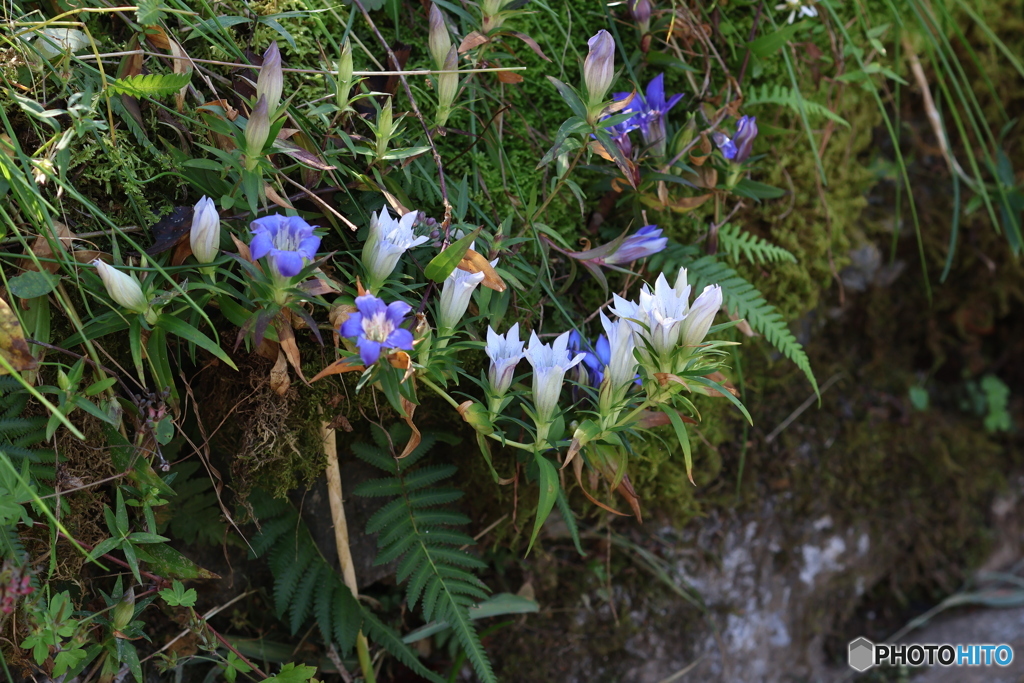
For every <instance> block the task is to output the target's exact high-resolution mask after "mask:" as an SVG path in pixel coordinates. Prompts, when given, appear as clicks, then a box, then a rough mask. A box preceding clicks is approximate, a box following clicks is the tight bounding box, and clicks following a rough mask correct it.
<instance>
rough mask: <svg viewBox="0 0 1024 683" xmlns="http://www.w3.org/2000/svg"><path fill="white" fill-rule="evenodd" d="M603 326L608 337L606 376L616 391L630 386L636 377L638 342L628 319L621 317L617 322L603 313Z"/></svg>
mask: <svg viewBox="0 0 1024 683" xmlns="http://www.w3.org/2000/svg"><path fill="white" fill-rule="evenodd" d="M601 326H602V327H604V333H605V335H607V339H608V365H607V367H606V368H605V376H606V377H607V378H608V381H609V382H610V383H611V385H612V389H613V390H614V391H616V392H618V391H620V390H621V389H623V388H625V387H627V386H629V384H630V383H631V382H632V381H633V379H634V378H635V377H636V366H637V362H636V358H635V357H634V356H633V349H634V348H636V342H635V341H634V339H633V328H632V326H631V325H630V324H629V322H628V321H626V320H623V319H622V318H619V319H618V320H616V321H615V322H612V321H611V320H609V319H608V316H606V315H605V314H604V313H601Z"/></svg>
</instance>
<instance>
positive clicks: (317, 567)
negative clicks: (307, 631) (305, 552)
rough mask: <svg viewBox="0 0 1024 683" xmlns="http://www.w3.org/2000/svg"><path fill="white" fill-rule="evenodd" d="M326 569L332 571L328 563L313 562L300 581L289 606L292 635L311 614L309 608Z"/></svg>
mask: <svg viewBox="0 0 1024 683" xmlns="http://www.w3.org/2000/svg"><path fill="white" fill-rule="evenodd" d="M324 571H330V567H329V566H328V565H327V564H325V563H320V562H313V563H312V564H311V566H310V567H309V571H307V572H306V573H305V574H304V575H303V576H302V580H301V581H299V585H298V587H297V588H296V589H295V595H294V596H293V597H292V601H291V605H290V606H289V608H288V616H289V617H290V625H291V627H292V635H295V634H296V633H298V632H299V629H300V628H302V624H303V623H304V622H305V621H306V617H308V616H309V608H310V607H311V606H312V603H313V596H314V594H315V593H316V589H317V586H319V585H320V574H322V573H323V572H324Z"/></svg>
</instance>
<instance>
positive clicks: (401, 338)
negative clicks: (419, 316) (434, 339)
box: [385, 327, 413, 351]
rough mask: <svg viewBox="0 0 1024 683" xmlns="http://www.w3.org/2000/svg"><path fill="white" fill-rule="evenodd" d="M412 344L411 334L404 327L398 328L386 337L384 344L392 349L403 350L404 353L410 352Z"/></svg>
mask: <svg viewBox="0 0 1024 683" xmlns="http://www.w3.org/2000/svg"><path fill="white" fill-rule="evenodd" d="M412 342H413V338H412V332H410V331H409V330H407V329H405V328H404V327H399V328H398V329H397V330H394V331H393V332H392V333H391V334H389V335H388V338H387V341H386V342H385V343H386V344H387V345H388V347H390V348H392V349H405V350H406V351H411V350H412Z"/></svg>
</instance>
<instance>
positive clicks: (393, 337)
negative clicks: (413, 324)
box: [340, 294, 413, 365]
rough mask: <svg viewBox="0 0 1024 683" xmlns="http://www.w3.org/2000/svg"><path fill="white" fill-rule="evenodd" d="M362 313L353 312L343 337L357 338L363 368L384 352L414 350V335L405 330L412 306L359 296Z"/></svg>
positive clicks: (400, 302)
mask: <svg viewBox="0 0 1024 683" xmlns="http://www.w3.org/2000/svg"><path fill="white" fill-rule="evenodd" d="M356 308H357V309H358V311H359V312H358V313H352V314H350V315H349V317H348V319H347V320H346V321H345V322H343V323H342V324H341V330H340V332H341V336H343V337H351V338H355V340H356V346H358V347H359V357H360V358H362V359H363V365H373V364H374V363H376V362H377V360H378V359H379V358H380V354H381V351H382V350H384V349H404V350H406V351H411V350H412V346H413V336H412V332H410V331H409V330H407V329H405V328H404V327H401V324H402V321H403V319H404V318H405V316H406V315H407V314H408V313H409V311H411V310H412V306H410V305H409V304H407V303H405V302H404V301H393V302H391V303H390V304H387V305H385V304H384V301H383V300H381V299H378V298H377V297H375V296H373V295H372V294H364V295H363V296H360V297H356Z"/></svg>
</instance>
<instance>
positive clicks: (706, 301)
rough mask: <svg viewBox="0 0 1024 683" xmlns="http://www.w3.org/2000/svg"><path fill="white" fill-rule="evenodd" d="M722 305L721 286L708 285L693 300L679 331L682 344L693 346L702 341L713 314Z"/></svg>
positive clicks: (712, 319) (713, 318)
mask: <svg viewBox="0 0 1024 683" xmlns="http://www.w3.org/2000/svg"><path fill="white" fill-rule="evenodd" d="M721 307H722V288H721V287H720V286H719V285H708V286H707V287H705V288H704V291H703V292H701V294H700V296H698V297H697V300H696V301H694V302H693V306H692V307H691V308H690V312H689V314H688V315H687V316H686V320H684V321H683V327H682V330H681V332H680V336H681V337H682V341H683V346H689V347H694V346H697V345H698V344H700V343H701V342H702V341H704V337H705V336H706V335H707V333H708V329H709V328H710V327H711V323H712V322H714V320H715V314H716V313H718V309H720V308H721Z"/></svg>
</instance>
